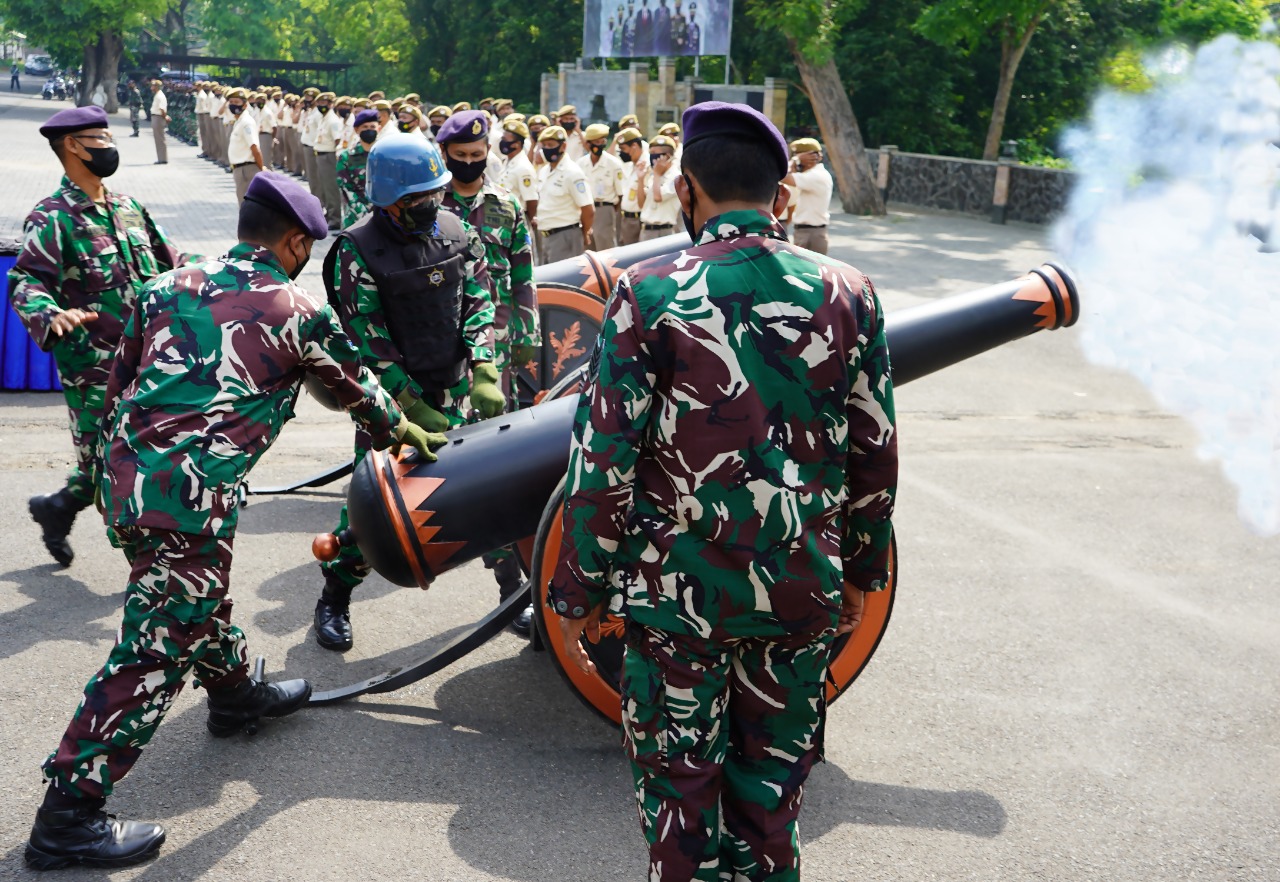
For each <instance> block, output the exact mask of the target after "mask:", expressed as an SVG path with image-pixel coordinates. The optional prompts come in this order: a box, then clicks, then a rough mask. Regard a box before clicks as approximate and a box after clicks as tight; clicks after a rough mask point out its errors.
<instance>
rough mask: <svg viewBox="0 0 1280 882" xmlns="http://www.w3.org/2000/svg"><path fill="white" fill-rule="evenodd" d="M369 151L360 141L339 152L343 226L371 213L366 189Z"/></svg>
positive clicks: (339, 184) (339, 185) (339, 186)
mask: <svg viewBox="0 0 1280 882" xmlns="http://www.w3.org/2000/svg"><path fill="white" fill-rule="evenodd" d="M368 164H369V151H368V150H366V149H364V142H363V141H362V142H360V143H359V144H357V145H356V146H354V147H352V148H351V149H350V150H343V151H342V152H341V153H340V154H338V189H339V190H341V191H342V226H343V227H349V226H351V225H352V224H354V223H355V222H356V221H358V220H360V218H362V217H364V216H365V215H366V214H368V213H369V208H370V203H369V197H368V196H366V195H365V191H364V174H365V167H366V166H367V165H368Z"/></svg>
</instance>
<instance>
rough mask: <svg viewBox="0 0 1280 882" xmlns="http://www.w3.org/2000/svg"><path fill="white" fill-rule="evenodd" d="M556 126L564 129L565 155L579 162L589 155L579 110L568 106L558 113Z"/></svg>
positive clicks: (570, 105)
mask: <svg viewBox="0 0 1280 882" xmlns="http://www.w3.org/2000/svg"><path fill="white" fill-rule="evenodd" d="M556 117H557V120H558V121H557V123H556V125H558V126H560V128H562V129H564V132H565V142H564V155H565V156H567V157H568V158H570V159H572V160H573V161H574V162H577V161H578V160H579V159H581V158H582V157H584V156H586V155H587V139H586V137H584V135H583V132H582V129H581V127H580V126H581V122H580V121H579V119H578V108H576V107H574V106H573V105H572V104H566V105H565V106H564V107H561V108H560V109H559V110H557V111H556Z"/></svg>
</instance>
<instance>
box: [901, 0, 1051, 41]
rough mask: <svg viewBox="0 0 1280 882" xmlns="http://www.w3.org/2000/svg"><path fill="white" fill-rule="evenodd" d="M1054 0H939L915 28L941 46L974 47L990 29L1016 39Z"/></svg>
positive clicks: (921, 17)
mask: <svg viewBox="0 0 1280 882" xmlns="http://www.w3.org/2000/svg"><path fill="white" fill-rule="evenodd" d="M1056 2H1058V0H939V2H936V3H933V4H932V5H931V6H930V7H929V8H928V9H927V10H925V12H924V14H923V15H921V16H920V19H919V21H918V22H917V24H916V28H917V29H918V30H919V31H920V33H921V34H923V35H924V36H925V37H928V38H929V39H930V40H933V41H934V42H936V43H939V44H941V45H943V46H956V45H962V46H965V47H967V48H969V49H975V48H977V47H978V46H979V45H980V44H981V43H982V42H983V41H984V39H985V38H986V37H987V36H988V34H990V33H991V32H992V31H995V32H997V33H999V34H1000V35H1001V36H1006V35H1007V36H1009V37H1010V38H1014V39H1016V36H1017V35H1020V34H1021V33H1022V32H1023V31H1025V30H1026V29H1027V27H1028V26H1030V25H1031V23H1032V22H1034V21H1035V20H1036V19H1038V18H1039V17H1040V16H1042V15H1044V13H1045V12H1046V11H1047V10H1048V9H1049V8H1050V7H1052V6H1053V5H1054V4H1055V3H1056Z"/></svg>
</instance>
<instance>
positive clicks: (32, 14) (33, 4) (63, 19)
mask: <svg viewBox="0 0 1280 882" xmlns="http://www.w3.org/2000/svg"><path fill="white" fill-rule="evenodd" d="M164 9H165V0H54V2H50V0H0V17H3V18H4V19H5V21H6V22H7V23H8V25H9V26H10V27H12V28H14V29H15V30H19V31H22V32H23V33H25V34H26V35H27V39H28V41H29V42H30V43H31V44H32V45H37V46H44V47H45V49H46V50H47V51H48V52H49V54H50V55H51V56H52V57H53V58H54V60H55V61H57V62H58V64H59V65H62V66H64V67H74V66H77V65H79V64H80V60H81V57H82V55H83V52H84V47H85V46H87V45H92V44H94V43H97V41H98V35H99V34H102V33H116V34H127V33H129V32H131V31H134V30H137V29H138V28H140V27H142V26H143V24H144V23H146V22H147V21H149V20H150V19H152V18H155V17H156V16H157V15H161V14H163V12H164Z"/></svg>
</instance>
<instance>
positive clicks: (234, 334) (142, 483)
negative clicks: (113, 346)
mask: <svg viewBox="0 0 1280 882" xmlns="http://www.w3.org/2000/svg"><path fill="white" fill-rule="evenodd" d="M304 372H310V373H312V374H314V375H315V376H316V377H317V378H319V379H320V380H321V381H322V382H323V383H324V385H325V386H327V387H328V388H329V389H330V390H331V391H332V392H333V393H334V395H335V396H336V397H337V399H338V401H339V402H341V403H342V404H343V405H344V406H345V407H347V408H348V409H349V410H350V411H351V412H352V414H353V415H354V416H355V417H356V418H357V419H358V420H360V421H361V423H363V424H364V426H365V428H366V429H367V430H368V431H369V433H370V434H371V435H372V436H373V439H374V443H375V445H377V446H386V445H387V444H389V443H391V441H392V431H393V429H394V427H395V424H396V423H397V422H398V421H399V419H400V412H399V410H398V408H397V407H396V404H395V402H394V401H392V399H391V397H390V396H389V395H387V393H386V392H385V391H383V390H382V388H381V387H379V386H378V382H377V380H375V379H374V377H373V376H372V374H370V373H369V371H368V370H366V369H365V368H364V367H363V366H362V365H361V363H360V356H359V353H358V352H357V351H356V348H355V346H354V345H353V344H352V342H351V340H350V338H348V337H347V335H346V334H344V333H343V331H342V327H341V325H340V324H339V322H338V319H337V317H336V316H335V315H334V314H333V310H332V308H331V307H330V306H329V305H328V304H327V303H325V302H324V301H323V300H321V299H319V298H317V297H314V296H312V295H311V294H310V293H308V292H307V291H306V290H305V289H303V288H302V287H301V286H299V285H297V284H295V283H293V282H291V281H290V280H289V277H288V276H287V275H286V274H285V272H284V269H283V268H282V267H281V266H280V264H279V262H278V261H277V260H276V258H275V256H274V255H272V253H271V252H270V251H268V250H267V249H265V248H260V247H258V246H255V245H246V244H240V245H236V246H235V247H234V248H232V249H231V250H230V251H229V252H228V253H227V254H226V256H224V257H221V258H218V259H216V260H210V261H208V262H207V263H203V264H200V265H198V266H191V267H187V268H184V269H182V270H179V271H178V272H174V273H169V274H167V275H165V276H162V277H161V278H159V279H157V280H156V281H155V282H153V283H151V284H150V285H148V286H147V287H146V288H144V289H143V291H142V293H141V294H140V295H139V297H138V302H137V305H136V307H135V309H134V312H133V315H132V316H131V317H130V319H129V323H128V325H127V326H126V327H125V331H124V336H123V338H122V339H121V341H120V354H119V357H118V358H117V359H116V362H115V366H114V368H113V369H112V373H111V382H110V383H109V384H108V386H107V398H106V411H105V413H106V414H107V417H106V419H105V420H104V429H103V433H102V441H101V450H100V457H101V459H102V461H103V468H102V479H101V480H102V498H103V500H104V502H105V503H106V521H107V524H108V525H110V526H129V525H137V526H141V527H152V528H156V529H162V530H177V531H180V532H183V533H198V534H204V535H213V536H230V535H233V534H234V533H235V527H236V520H237V518H238V514H239V512H238V509H237V501H238V493H239V490H240V486H241V484H243V482H244V479H245V476H246V475H247V474H248V473H249V470H250V469H252V468H253V465H254V463H256V462H257V461H258V458H259V457H261V456H262V454H263V453H265V452H266V450H267V448H269V447H270V446H271V444H272V443H273V442H274V441H275V439H276V436H277V435H279V434H280V430H281V429H282V428H284V424H285V422H286V421H288V420H289V419H290V418H291V417H292V416H293V404H294V401H295V400H296V398H297V394H298V387H299V383H300V382H301V380H302V378H303V373H304Z"/></svg>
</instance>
